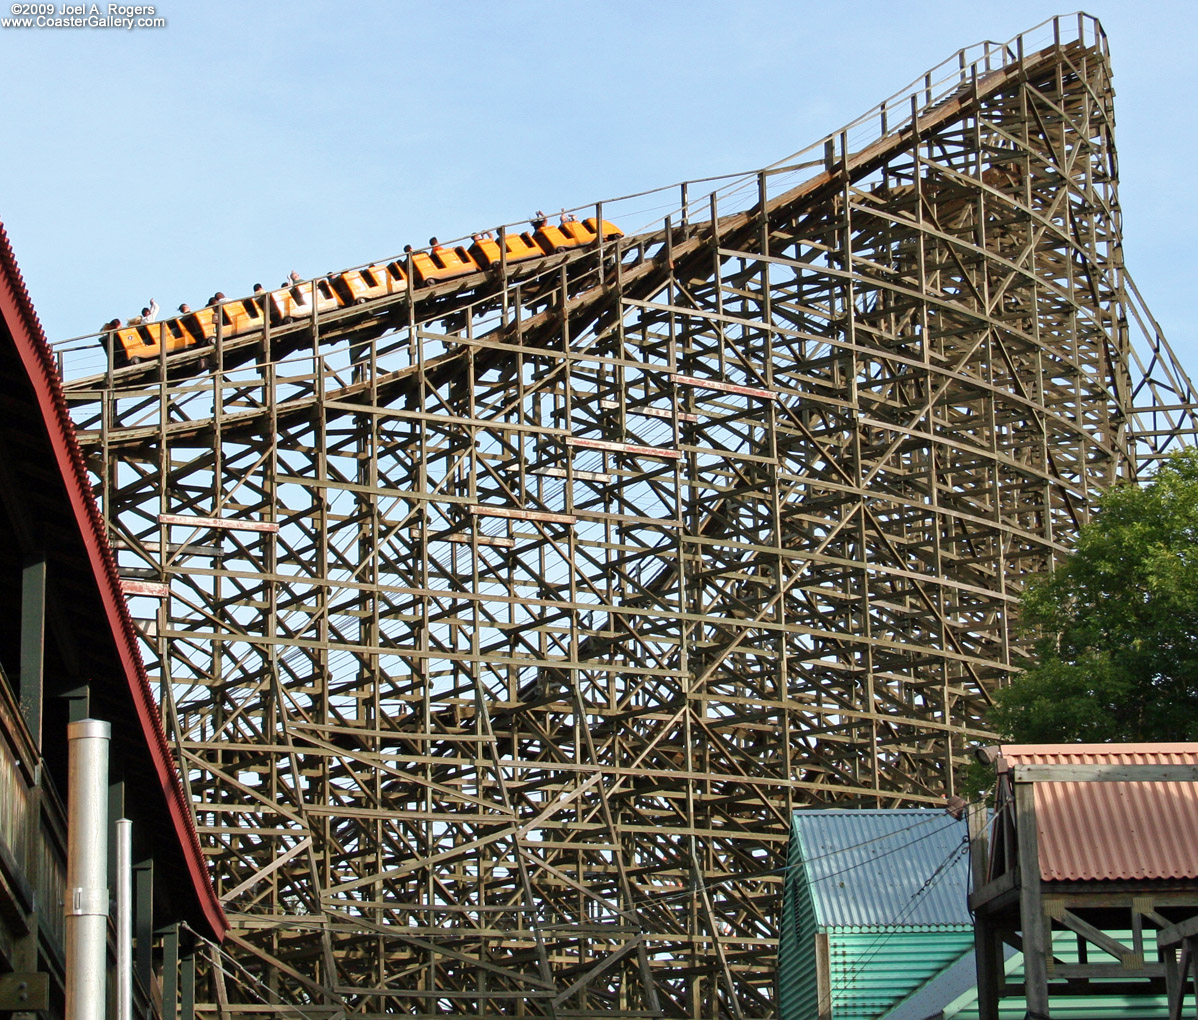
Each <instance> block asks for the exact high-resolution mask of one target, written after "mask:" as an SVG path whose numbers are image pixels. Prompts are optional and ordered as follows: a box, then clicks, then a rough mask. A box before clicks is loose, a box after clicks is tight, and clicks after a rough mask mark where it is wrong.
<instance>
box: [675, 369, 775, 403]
mask: <svg viewBox="0 0 1198 1020" xmlns="http://www.w3.org/2000/svg"><path fill="white" fill-rule="evenodd" d="M674 381H675V382H677V383H681V384H682V385H683V386H694V387H696V388H699V389H707V390H720V391H722V392H724V393H739V394H740V395H741V396H743V397H759V398H760V399H762V400H777V399H778V394H777V393H775V392H774V391H773V390H763V389H760V388H759V387H756V386H741V385H740V384H738V383H729V382H722V381H721V380H719V379H698V378H696V377H695V376H692V375H676V376H674Z"/></svg>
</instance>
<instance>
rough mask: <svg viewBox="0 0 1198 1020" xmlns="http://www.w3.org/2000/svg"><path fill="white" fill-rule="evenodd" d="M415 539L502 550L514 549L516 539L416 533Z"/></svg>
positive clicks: (494, 536)
mask: <svg viewBox="0 0 1198 1020" xmlns="http://www.w3.org/2000/svg"><path fill="white" fill-rule="evenodd" d="M412 537H413V538H424V539H425V540H426V541H429V542H453V543H455V544H457V545H493V546H498V547H499V548H500V549H514V548H515V547H516V540H515V539H514V538H502V537H500V536H498V535H421V533H420V532H416V533H415V534H414V535H413V536H412Z"/></svg>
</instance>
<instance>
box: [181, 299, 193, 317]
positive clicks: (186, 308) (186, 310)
mask: <svg viewBox="0 0 1198 1020" xmlns="http://www.w3.org/2000/svg"><path fill="white" fill-rule="evenodd" d="M179 314H180V315H190V314H191V305H189V304H188V303H187V302H186V301H184V302H183V304H181V305H180V306H179Z"/></svg>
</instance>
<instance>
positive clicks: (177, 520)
mask: <svg viewBox="0 0 1198 1020" xmlns="http://www.w3.org/2000/svg"><path fill="white" fill-rule="evenodd" d="M158 523H159V524H182V525H184V526H185V527H191V528H220V529H222V530H224V531H265V532H270V533H274V532H277V531H278V530H279V526H278V525H277V524H274V523H273V522H269V521H233V520H227V519H225V518H223V517H187V516H185V515H183V514H159V515H158Z"/></svg>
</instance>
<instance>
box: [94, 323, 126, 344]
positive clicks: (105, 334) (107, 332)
mask: <svg viewBox="0 0 1198 1020" xmlns="http://www.w3.org/2000/svg"><path fill="white" fill-rule="evenodd" d="M120 328H121V320H120V319H119V318H117V319H109V320H108V321H107V322H106V323H104V325H103V326H101V327H100V338H99V343H100V346H101V347H107V346H108V340H109V337H111V336H112V333H113V331H114V330H118V329H120ZM113 339H114V340H115V339H116V338H115V337H113Z"/></svg>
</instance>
